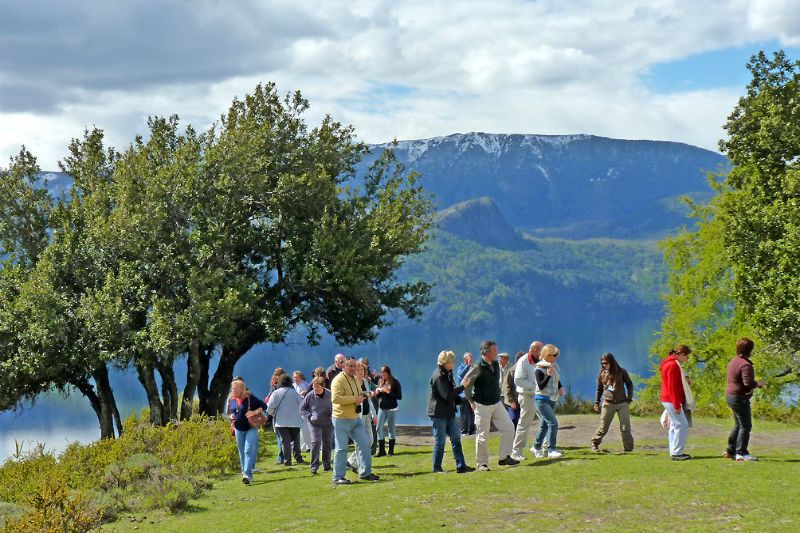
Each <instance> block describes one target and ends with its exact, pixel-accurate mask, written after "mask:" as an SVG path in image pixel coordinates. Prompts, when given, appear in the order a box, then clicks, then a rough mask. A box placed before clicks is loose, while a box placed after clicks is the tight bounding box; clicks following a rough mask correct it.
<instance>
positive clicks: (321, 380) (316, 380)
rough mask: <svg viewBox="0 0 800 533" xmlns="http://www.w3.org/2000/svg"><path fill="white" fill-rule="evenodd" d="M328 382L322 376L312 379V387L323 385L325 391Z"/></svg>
mask: <svg viewBox="0 0 800 533" xmlns="http://www.w3.org/2000/svg"><path fill="white" fill-rule="evenodd" d="M327 381H328V380H327V379H325V378H324V377H322V376H317V377H315V378H314V379H312V380H311V385H312V386H313V385H322V388H323V389H324V388H325V385H327Z"/></svg>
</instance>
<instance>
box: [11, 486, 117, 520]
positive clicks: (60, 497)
mask: <svg viewBox="0 0 800 533" xmlns="http://www.w3.org/2000/svg"><path fill="white" fill-rule="evenodd" d="M38 481H39V483H38V484H37V485H36V487H35V488H34V489H33V491H32V492H29V493H26V494H24V495H23V502H22V503H23V505H25V506H26V507H27V508H28V509H29V510H28V511H27V512H26V513H25V514H24V515H22V517H20V518H19V519H16V520H14V519H12V520H9V521H8V522H7V523H6V528H5V531H7V532H8V533H17V532H19V533H23V532H24V533H28V532H30V531H63V532H65V533H83V532H85V531H89V530H91V529H94V528H95V527H97V526H99V525H100V517H101V512H100V510H99V509H97V508H96V507H95V506H94V505H92V504H91V502H89V501H88V499H87V498H86V496H85V495H84V494H82V493H79V492H78V493H76V492H73V491H71V490H70V488H69V486H68V485H67V483H66V481H65V480H64V479H63V478H59V477H48V478H44V479H40V480H38Z"/></svg>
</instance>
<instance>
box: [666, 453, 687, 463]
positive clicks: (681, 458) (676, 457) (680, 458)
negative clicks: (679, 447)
mask: <svg viewBox="0 0 800 533" xmlns="http://www.w3.org/2000/svg"><path fill="white" fill-rule="evenodd" d="M691 458H692V456H691V455H689V454H685V453H682V454H680V455H673V456H672V457H670V459H672V460H673V461H688V460H689V459H691Z"/></svg>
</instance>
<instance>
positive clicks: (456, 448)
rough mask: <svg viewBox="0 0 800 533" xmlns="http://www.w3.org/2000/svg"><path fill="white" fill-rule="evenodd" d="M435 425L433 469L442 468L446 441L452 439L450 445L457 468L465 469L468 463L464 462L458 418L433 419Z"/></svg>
mask: <svg viewBox="0 0 800 533" xmlns="http://www.w3.org/2000/svg"><path fill="white" fill-rule="evenodd" d="M431 422H432V423H433V469H434V470H440V469H441V468H442V459H443V458H444V444H445V439H446V438H447V437H450V445H451V446H452V447H453V459H455V461H456V468H464V467H465V466H467V462H466V461H465V460H464V451H463V450H462V449H461V429H460V428H459V424H458V422H456V417H452V418H440V417H436V416H432V417H431Z"/></svg>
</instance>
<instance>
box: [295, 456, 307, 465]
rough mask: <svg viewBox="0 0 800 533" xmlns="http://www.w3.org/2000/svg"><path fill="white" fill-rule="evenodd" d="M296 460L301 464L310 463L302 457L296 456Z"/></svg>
mask: <svg viewBox="0 0 800 533" xmlns="http://www.w3.org/2000/svg"><path fill="white" fill-rule="evenodd" d="M294 462H295V463H297V464H299V465H304V464H308V463H306V461H305V460H304V459H303V458H302V457H295V458H294Z"/></svg>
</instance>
